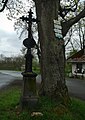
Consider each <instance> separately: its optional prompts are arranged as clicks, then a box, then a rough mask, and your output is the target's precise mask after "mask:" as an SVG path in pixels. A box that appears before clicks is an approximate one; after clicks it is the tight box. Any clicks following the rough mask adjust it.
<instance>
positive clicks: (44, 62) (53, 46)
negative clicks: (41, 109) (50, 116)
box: [35, 0, 69, 103]
mask: <svg viewBox="0 0 85 120" xmlns="http://www.w3.org/2000/svg"><path fill="white" fill-rule="evenodd" d="M35 4H36V12H37V17H38V19H39V20H40V22H39V25H38V28H39V39H40V46H41V70H42V71H41V75H42V93H43V94H44V95H47V96H50V97H52V98H55V99H59V100H63V101H64V103H66V102H67V100H68V98H69V96H68V90H67V87H66V84H65V73H64V66H65V62H64V60H65V59H64V41H63V39H61V40H59V39H58V38H56V37H55V34H54V31H53V26H54V23H53V20H54V19H57V18H58V5H59V1H58V0H36V3H35Z"/></svg>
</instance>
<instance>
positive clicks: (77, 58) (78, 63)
mask: <svg viewBox="0 0 85 120" xmlns="http://www.w3.org/2000/svg"><path fill="white" fill-rule="evenodd" d="M84 52H85V51H84V49H82V50H80V51H79V52H77V53H75V54H74V55H72V56H70V57H69V58H68V59H67V62H69V63H72V76H76V77H77V76H82V77H85V54H84Z"/></svg>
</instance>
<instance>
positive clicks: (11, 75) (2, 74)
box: [0, 71, 85, 100]
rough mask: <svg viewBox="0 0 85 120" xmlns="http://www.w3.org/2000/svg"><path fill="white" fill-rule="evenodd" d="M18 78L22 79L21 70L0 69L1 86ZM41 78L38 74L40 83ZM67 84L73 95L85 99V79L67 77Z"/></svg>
mask: <svg viewBox="0 0 85 120" xmlns="http://www.w3.org/2000/svg"><path fill="white" fill-rule="evenodd" d="M16 79H19V80H22V75H21V72H16V71H11V72H10V71H0V87H2V86H3V85H7V84H9V83H10V82H12V81H13V80H16ZM40 79H41V77H40V75H39V76H37V82H38V83H40V82H41V80H40ZM66 84H67V86H68V91H69V94H70V95H71V96H75V97H78V98H81V99H83V100H85V80H78V79H67V80H66Z"/></svg>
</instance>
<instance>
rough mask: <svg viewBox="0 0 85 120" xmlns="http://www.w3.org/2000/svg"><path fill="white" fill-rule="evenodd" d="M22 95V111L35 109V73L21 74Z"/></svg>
mask: <svg viewBox="0 0 85 120" xmlns="http://www.w3.org/2000/svg"><path fill="white" fill-rule="evenodd" d="M22 75H23V93H22V98H21V106H22V109H23V110H24V109H27V110H32V109H34V108H36V107H37V104H38V97H37V94H36V76H37V74H36V73H33V72H23V73H22Z"/></svg>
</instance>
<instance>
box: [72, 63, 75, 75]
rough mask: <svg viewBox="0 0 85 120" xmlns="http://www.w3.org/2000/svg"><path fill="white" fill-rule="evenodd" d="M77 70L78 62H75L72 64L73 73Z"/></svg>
mask: <svg viewBox="0 0 85 120" xmlns="http://www.w3.org/2000/svg"><path fill="white" fill-rule="evenodd" d="M75 70H76V63H73V64H72V74H75V72H74V71H75Z"/></svg>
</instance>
